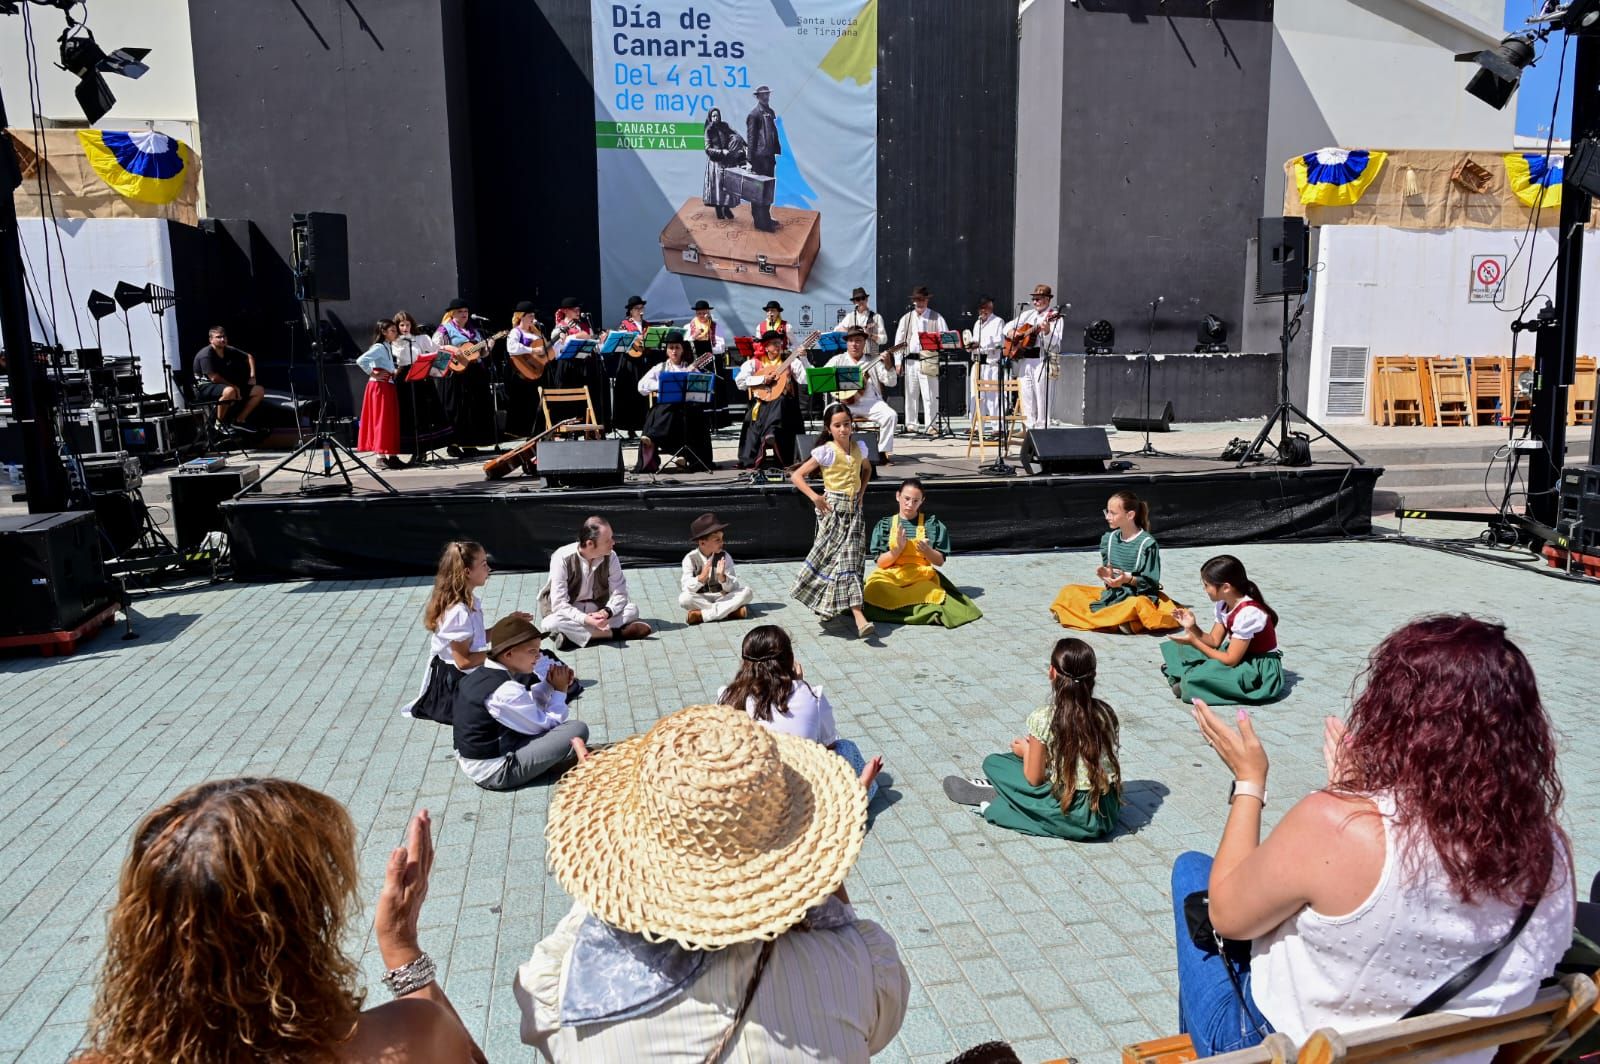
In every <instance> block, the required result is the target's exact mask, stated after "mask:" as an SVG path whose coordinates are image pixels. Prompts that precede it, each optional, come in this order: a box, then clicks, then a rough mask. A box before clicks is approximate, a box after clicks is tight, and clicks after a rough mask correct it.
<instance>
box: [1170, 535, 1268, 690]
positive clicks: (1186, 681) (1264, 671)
mask: <svg viewBox="0 0 1600 1064" xmlns="http://www.w3.org/2000/svg"><path fill="white" fill-rule="evenodd" d="M1200 582H1201V584H1202V585H1203V586H1204V587H1205V589H1206V596H1207V597H1208V598H1210V599H1211V601H1212V603H1213V613H1214V621H1213V623H1212V625H1211V629H1210V631H1202V630H1201V629H1200V625H1199V623H1198V622H1197V621H1196V620H1195V615H1194V614H1193V613H1191V612H1190V611H1188V610H1186V609H1179V610H1178V611H1177V614H1176V617H1177V620H1178V623H1179V624H1181V625H1182V626H1183V629H1182V631H1179V632H1176V633H1174V634H1173V635H1171V636H1168V637H1167V641H1166V642H1164V643H1163V644H1162V645H1161V657H1162V660H1163V661H1164V662H1165V664H1164V665H1162V666H1161V672H1162V675H1164V676H1165V677H1166V678H1167V684H1168V685H1169V686H1170V687H1171V688H1172V693H1173V694H1174V695H1175V696H1176V697H1177V698H1179V699H1180V700H1182V701H1184V702H1189V701H1192V700H1194V699H1196V698H1199V699H1203V700H1204V701H1205V702H1207V703H1209V704H1210V705H1214V706H1233V705H1246V706H1260V705H1265V704H1266V703H1268V702H1276V701H1277V700H1278V699H1280V698H1282V697H1283V655H1282V654H1281V653H1279V651H1278V614H1277V612H1276V611H1275V610H1273V608H1272V607H1271V606H1268V605H1267V600H1266V599H1265V598H1264V597H1263V596H1262V594H1261V589H1260V588H1259V587H1256V585H1255V582H1254V581H1253V580H1251V579H1250V577H1249V576H1248V575H1247V574H1246V573H1245V571H1244V563H1243V562H1241V561H1239V559H1238V558H1235V557H1234V556H1233V555H1231V554H1219V555H1217V556H1216V557H1215V558H1212V559H1210V560H1209V561H1207V562H1206V563H1205V564H1204V565H1202V566H1201V567H1200Z"/></svg>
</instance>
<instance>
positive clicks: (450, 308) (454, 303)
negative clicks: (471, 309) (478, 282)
mask: <svg viewBox="0 0 1600 1064" xmlns="http://www.w3.org/2000/svg"><path fill="white" fill-rule="evenodd" d="M466 309H468V307H467V301H466V300H465V299H459V298H458V299H452V300H451V301H450V302H449V303H448V304H447V305H446V306H445V308H444V312H445V313H446V314H453V313H455V312H456V311H458V310H466Z"/></svg>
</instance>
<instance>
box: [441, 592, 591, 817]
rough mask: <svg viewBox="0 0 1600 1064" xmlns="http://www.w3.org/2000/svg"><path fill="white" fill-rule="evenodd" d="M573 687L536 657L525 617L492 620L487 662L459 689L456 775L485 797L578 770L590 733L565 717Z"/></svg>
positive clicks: (554, 665)
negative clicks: (568, 767) (487, 793)
mask: <svg viewBox="0 0 1600 1064" xmlns="http://www.w3.org/2000/svg"><path fill="white" fill-rule="evenodd" d="M572 686H574V684H573V679H572V670H571V669H570V668H568V667H567V666H565V665H563V664H561V663H560V662H558V661H556V660H555V659H554V658H552V657H550V656H548V655H546V654H544V653H542V652H541V649H540V634H539V629H537V628H535V627H534V626H533V622H531V621H529V620H528V619H527V617H526V615H519V614H512V615H511V616H509V617H502V618H501V619H500V620H498V621H496V622H495V625H494V627H493V628H491V629H490V630H489V657H488V660H486V661H485V662H484V664H483V668H481V669H476V670H474V671H473V672H469V673H467V675H466V676H464V677H462V680H461V686H460V687H458V688H456V702H455V725H454V727H455V746H456V761H457V762H458V763H459V764H460V765H461V771H462V772H465V773H466V774H467V778H468V779H470V780H472V782H473V783H476V784H477V785H478V786H480V787H482V788H483V789H484V790H489V791H514V790H516V789H517V788H519V787H525V786H527V785H528V784H529V783H532V782H533V781H534V780H536V779H538V778H539V777H540V776H543V775H544V774H545V773H547V772H550V771H551V770H553V769H557V768H560V767H562V766H564V765H568V764H573V763H575V762H576V761H577V760H578V758H579V756H580V755H581V754H582V753H583V752H584V746H583V741H584V740H585V739H587V738H588V737H589V726H588V725H587V724H585V723H584V722H583V721H581V720H572V719H570V717H569V712H568V709H567V691H568V690H569V689H570V688H571V687H572Z"/></svg>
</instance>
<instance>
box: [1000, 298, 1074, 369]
mask: <svg viewBox="0 0 1600 1064" xmlns="http://www.w3.org/2000/svg"><path fill="white" fill-rule="evenodd" d="M1059 317H1061V312H1060V311H1059V310H1057V309H1056V308H1054V307H1051V308H1050V310H1049V312H1048V313H1047V314H1045V316H1044V317H1043V318H1041V319H1039V320H1038V321H1030V322H1029V323H1028V324H1026V325H1018V326H1017V328H1016V331H1015V332H1013V333H1012V334H1011V336H1010V337H1009V338H1007V340H1006V343H1005V348H1004V354H1005V356H1006V357H1007V358H1011V359H1017V358H1023V357H1025V354H1026V352H1027V351H1029V350H1030V349H1032V348H1036V347H1038V346H1039V334H1040V333H1042V332H1044V331H1045V330H1046V329H1048V328H1050V323H1051V322H1053V321H1055V320H1056V319H1057V318H1059Z"/></svg>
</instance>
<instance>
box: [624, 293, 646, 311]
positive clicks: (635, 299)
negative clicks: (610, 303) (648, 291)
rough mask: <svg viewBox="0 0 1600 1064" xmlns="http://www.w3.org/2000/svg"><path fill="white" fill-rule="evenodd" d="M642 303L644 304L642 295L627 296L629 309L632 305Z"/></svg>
mask: <svg viewBox="0 0 1600 1064" xmlns="http://www.w3.org/2000/svg"><path fill="white" fill-rule="evenodd" d="M644 305H645V304H644V296H629V297H628V309H629V310H632V309H633V308H634V307H642V306H644Z"/></svg>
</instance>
